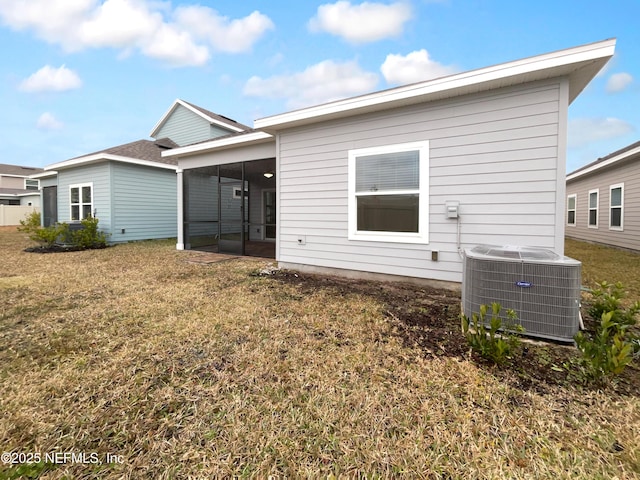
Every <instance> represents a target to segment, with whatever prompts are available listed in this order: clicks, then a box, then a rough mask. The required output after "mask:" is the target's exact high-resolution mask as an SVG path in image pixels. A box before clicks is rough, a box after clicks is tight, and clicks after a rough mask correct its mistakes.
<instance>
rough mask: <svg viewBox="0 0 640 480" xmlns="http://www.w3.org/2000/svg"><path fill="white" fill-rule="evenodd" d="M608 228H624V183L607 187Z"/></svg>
mask: <svg viewBox="0 0 640 480" xmlns="http://www.w3.org/2000/svg"><path fill="white" fill-rule="evenodd" d="M609 229H610V230H620V231H622V230H624V183H618V184H616V185H611V186H610V187H609Z"/></svg>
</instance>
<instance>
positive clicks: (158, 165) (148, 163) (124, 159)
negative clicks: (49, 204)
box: [45, 153, 178, 171]
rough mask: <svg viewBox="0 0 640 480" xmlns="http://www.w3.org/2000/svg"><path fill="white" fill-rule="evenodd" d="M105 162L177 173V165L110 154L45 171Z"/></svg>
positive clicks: (64, 164) (54, 165) (77, 159)
mask: <svg viewBox="0 0 640 480" xmlns="http://www.w3.org/2000/svg"><path fill="white" fill-rule="evenodd" d="M104 161H113V162H122V163H128V164H131V165H141V166H144V167H153V168H162V169H165V170H173V171H176V170H177V169H178V166H177V165H169V164H167V163H159V162H151V161H149V160H140V159H137V158H131V157H123V156H120V155H112V154H110V153H96V154H94V155H88V156H86V157H80V158H74V159H72V160H65V161H64V162H60V163H54V164H52V165H49V166H47V167H45V170H56V169H57V170H60V169H63V168H70V167H77V166H80V165H87V164H89V163H97V162H104Z"/></svg>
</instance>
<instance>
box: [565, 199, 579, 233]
mask: <svg viewBox="0 0 640 480" xmlns="http://www.w3.org/2000/svg"><path fill="white" fill-rule="evenodd" d="M571 198H573V209H571V208H569V199H571ZM569 212H573V223H569ZM577 219H578V195H577V194H575V193H572V194H571V195H567V226H569V227H575V226H576V224H577V223H578V222H576V220H577Z"/></svg>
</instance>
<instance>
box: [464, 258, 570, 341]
mask: <svg viewBox="0 0 640 480" xmlns="http://www.w3.org/2000/svg"><path fill="white" fill-rule="evenodd" d="M581 267H582V264H581V263H580V262H579V261H578V260H574V259H573V258H569V257H563V256H560V255H557V254H556V253H554V252H552V251H550V250H545V249H540V248H531V247H515V246H491V245H479V246H476V247H474V248H472V249H467V250H465V257H464V270H463V280H462V308H463V311H464V313H465V315H467V316H468V317H471V315H472V314H473V313H477V312H479V311H480V305H482V304H485V305H491V304H492V303H493V302H498V303H500V305H501V306H502V312H501V316H502V318H503V321H505V320H507V316H506V312H505V311H506V310H507V309H513V310H514V311H515V312H516V314H517V316H518V323H520V324H521V325H522V326H523V327H524V329H525V335H530V336H533V337H541V338H545V339H549V340H557V341H561V342H572V341H573V336H574V335H575V334H576V333H577V332H578V328H579V326H580V284H581Z"/></svg>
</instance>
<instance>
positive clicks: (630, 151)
mask: <svg viewBox="0 0 640 480" xmlns="http://www.w3.org/2000/svg"><path fill="white" fill-rule="evenodd" d="M636 155H637V156H638V158H640V141H639V142H635V143H632V144H631V145H628V146H626V147H624V148H621V149H620V150H616V151H615V152H613V153H610V154H609V155H606V156H604V157H602V158H598V159H597V160H595V161H593V162H591V163H588V164H587V165H585V166H583V167H580V168H578V169H577V170H574V171H573V172H571V173H569V174H567V181H571V180H574V179H576V178H578V177H581V176H583V175H587V174H589V173H593V172H595V171H598V170H600V169H602V168H606V167H608V166H610V165H613V164H616V163H619V162H623V161H625V160H630V159H632V157H634V156H636Z"/></svg>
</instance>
